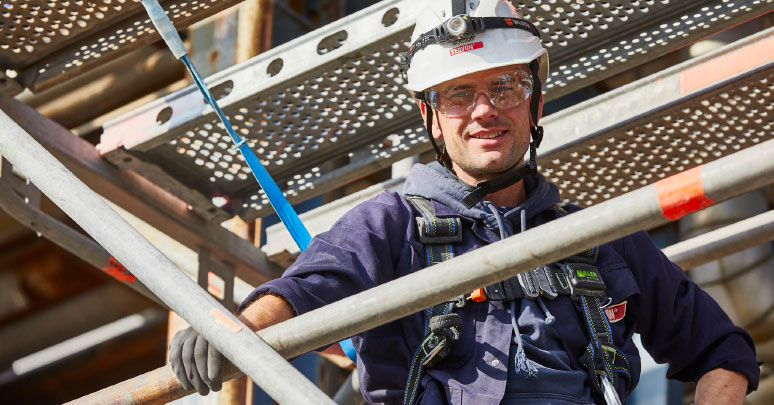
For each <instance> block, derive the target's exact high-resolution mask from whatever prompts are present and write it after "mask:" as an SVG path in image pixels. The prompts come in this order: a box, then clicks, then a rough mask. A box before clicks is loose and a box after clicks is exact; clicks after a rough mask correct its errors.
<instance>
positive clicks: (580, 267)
mask: <svg viewBox="0 0 774 405" xmlns="http://www.w3.org/2000/svg"><path fill="white" fill-rule="evenodd" d="M557 265H558V266H559V268H560V269H562V272H563V273H564V275H565V277H566V278H567V280H568V281H569V287H570V297H571V298H572V299H573V300H575V301H577V300H578V299H579V297H580V296H581V295H585V296H587V297H604V296H605V282H604V280H602V277H601V276H600V275H599V271H598V269H597V266H594V265H591V264H586V263H566V262H565V263H557Z"/></svg>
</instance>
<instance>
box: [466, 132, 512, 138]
mask: <svg viewBox="0 0 774 405" xmlns="http://www.w3.org/2000/svg"><path fill="white" fill-rule="evenodd" d="M504 133H505V131H499V132H492V133H489V134H482V135H475V136H472V138H475V139H493V138H497V137H498V136H500V135H502V134H504Z"/></svg>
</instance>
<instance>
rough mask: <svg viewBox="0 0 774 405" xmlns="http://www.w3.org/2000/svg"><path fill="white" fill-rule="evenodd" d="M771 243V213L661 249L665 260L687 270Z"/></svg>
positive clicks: (773, 230)
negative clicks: (667, 258) (667, 259)
mask: <svg viewBox="0 0 774 405" xmlns="http://www.w3.org/2000/svg"><path fill="white" fill-rule="evenodd" d="M772 240H774V211H767V212H764V213H762V214H758V215H756V216H754V217H750V218H747V219H744V220H741V221H739V222H737V223H734V224H731V225H727V226H724V227H722V228H719V229H716V230H714V231H712V232H707V233H705V234H702V235H698V236H695V237H693V238H691V239H688V240H685V241H682V242H678V243H675V244H674V245H671V246H668V247H666V248H664V250H663V251H664V254H665V255H667V257H669V260H672V261H673V262H675V263H677V264H679V265H680V267H682V268H684V269H690V268H693V267H696V266H700V265H702V264H704V263H709V262H711V261H713V260H718V259H722V258H724V257H726V256H728V255H730V254H733V253H736V252H739V251H742V250H744V249H747V248H749V247H752V246H758V245H762V244H764V243H766V242H769V241H772Z"/></svg>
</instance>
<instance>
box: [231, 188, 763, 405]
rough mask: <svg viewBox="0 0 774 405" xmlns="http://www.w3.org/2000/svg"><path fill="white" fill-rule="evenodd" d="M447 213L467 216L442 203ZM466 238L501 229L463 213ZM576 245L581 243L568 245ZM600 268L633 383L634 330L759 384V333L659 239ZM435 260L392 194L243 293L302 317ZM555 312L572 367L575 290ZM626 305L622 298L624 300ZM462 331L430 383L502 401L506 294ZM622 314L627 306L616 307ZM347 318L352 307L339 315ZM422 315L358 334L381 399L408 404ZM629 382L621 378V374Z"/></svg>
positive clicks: (673, 353) (605, 249)
mask: <svg viewBox="0 0 774 405" xmlns="http://www.w3.org/2000/svg"><path fill="white" fill-rule="evenodd" d="M434 204H435V208H436V213H437V215H438V216H440V217H443V216H459V215H458V214H456V213H454V212H452V211H451V210H450V209H448V208H446V207H445V206H443V205H440V204H437V203H435V202H434ZM556 217H557V214H556V213H555V212H553V211H552V210H548V211H545V212H544V213H542V214H540V215H538V216H536V217H534V218H533V219H532V220H531V221H530V223H529V226H528V228H533V227H535V226H539V225H540V224H542V223H545V222H546V221H550V220H553V219H555V218H556ZM462 221H463V228H464V229H463V240H462V242H460V243H458V244H456V245H455V249H456V251H457V254H464V253H465V252H468V251H470V250H473V249H476V248H478V247H481V246H484V245H486V244H489V243H492V242H495V241H497V240H499V236H498V235H497V234H495V233H494V232H493V231H491V230H489V229H487V228H485V227H484V226H482V225H480V224H478V223H476V222H474V221H473V220H471V219H469V218H464V217H462ZM569 253H573V252H568V256H569ZM597 265H598V267H599V270H600V272H601V274H602V277H603V279H604V280H605V283H606V284H607V289H606V293H607V295H608V296H609V297H610V298H611V299H612V303H611V305H616V304H620V303H623V302H626V304H625V305H626V308H625V315H624V316H623V318H622V319H620V320H619V321H618V322H615V323H612V325H611V326H612V328H613V334H614V343H615V344H616V345H618V346H619V347H620V348H621V349H622V350H623V351H624V352H625V353H626V355H627V357H628V360H629V363H630V365H631V371H632V374H633V375H632V384H631V386H629V387H626V388H624V387H623V386H619V387H617V388H618V390H619V391H620V393H621V395H622V396H623V393H624V390H626V391H631V390H632V389H634V386H635V385H636V383H637V381H638V380H639V374H640V358H639V355H638V353H637V349H636V348H635V345H634V343H633V342H632V339H631V338H632V334H633V333H635V332H637V333H640V334H642V343H643V345H644V346H645V348H646V349H647V350H648V351H649V352H650V353H651V355H652V356H653V357H654V358H655V359H656V361H658V362H668V363H669V370H668V376H669V377H671V378H675V379H677V380H680V381H696V380H698V378H699V377H700V376H701V375H703V374H704V373H705V372H707V371H709V370H711V369H714V368H718V367H722V368H726V369H730V370H736V371H739V372H742V373H744V374H745V375H747V376H748V378H749V379H750V381H751V383H750V384H751V388H754V387H755V386H757V380H758V373H759V371H758V366H757V363H756V362H755V353H754V348H753V342H752V340H751V338H750V336H749V335H748V334H747V333H746V332H744V331H743V330H742V329H740V328H738V327H736V326H734V325H733V324H732V323H731V321H730V320H729V318H728V317H727V316H726V314H725V313H724V312H723V311H722V310H721V309H720V307H719V306H718V305H717V304H716V303H715V301H714V300H712V299H711V298H710V297H709V295H707V294H706V293H704V292H703V291H702V290H701V289H700V288H699V287H698V286H697V285H696V284H694V283H693V282H691V281H690V280H688V279H687V278H686V277H685V275H684V273H683V271H682V270H681V269H680V268H678V267H677V266H676V265H674V264H673V263H671V262H670V261H669V260H668V259H666V257H665V256H664V255H663V254H662V253H661V251H660V250H659V249H658V248H656V247H655V246H654V244H653V242H652V241H651V239H650V237H649V236H648V235H647V234H646V233H644V232H640V233H636V234H633V235H630V236H628V237H625V238H623V239H620V240H617V241H614V242H612V243H608V244H605V245H603V246H601V247H600V253H599V256H598V260H597ZM425 266H426V262H425V257H424V247H423V245H422V244H421V243H420V242H419V241H418V238H417V234H416V225H415V219H414V214H413V212H412V209H411V207H410V206H409V204H408V203H407V202H406V201H405V199H404V198H403V197H402V196H400V195H399V194H397V193H394V192H391V191H386V192H383V193H382V194H380V195H378V196H377V197H375V198H373V199H372V200H370V201H367V202H365V203H362V204H360V205H359V206H357V207H356V208H354V209H353V210H352V211H351V212H350V213H348V214H347V215H345V216H344V218H342V219H341V220H339V221H338V222H337V223H336V224H335V225H334V226H333V227H332V229H331V230H330V231H328V232H325V233H323V234H320V235H318V236H317V237H315V238H314V239H313V240H312V242H311V243H310V245H309V247H308V248H307V250H306V251H305V252H303V253H302V254H301V255H300V257H299V258H298V260H297V261H296V262H295V264H294V265H293V266H291V267H290V268H289V269H288V270H287V272H286V273H285V274H284V275H283V276H282V277H281V278H279V279H276V280H273V281H270V282H268V283H266V284H264V285H262V286H260V287H259V288H257V289H256V290H255V291H254V292H253V293H252V294H251V296H250V297H248V298H247V299H246V300H245V302H250V301H251V300H252V299H253V298H254V297H256V296H259V295H263V294H266V293H272V294H277V295H280V296H282V297H284V298H285V299H286V300H287V301H288V302H289V303H290V304H291V305H292V306H293V308H294V309H295V311H296V313H298V314H303V313H305V312H308V311H311V310H313V309H316V308H319V307H321V306H323V305H326V304H330V303H332V302H334V301H337V300H339V299H342V298H344V297H347V296H350V295H352V294H355V293H359V292H361V291H364V290H367V289H369V288H372V287H375V286H378V285H380V284H382V283H385V282H388V281H390V280H393V279H395V278H396V277H401V276H404V275H406V274H409V273H412V272H415V271H417V270H419V269H422V268H423V267H425ZM544 302H545V303H546V306H547V307H548V309H549V310H550V312H551V313H552V314H553V315H554V316H556V322H555V323H554V324H553V325H552V327H554V328H556V330H557V332H558V334H559V336H560V337H561V341H562V344H563V346H564V348H565V350H566V351H567V352H568V353H569V357H570V359H571V361H573V366H574V367H576V368H577V369H579V370H581V369H582V367H581V366H580V365H579V364H578V363H577V359H578V358H579V357H580V356H581V354H582V353H583V350H584V348H585V347H586V345H587V344H588V343H589V341H588V338H587V332H586V329H585V326H584V324H583V323H581V318H580V316H579V312H578V304H577V303H576V302H573V301H572V300H571V299H570V298H569V297H566V296H560V297H558V298H557V299H555V300H553V301H551V300H545V301H544ZM618 308H620V307H618ZM457 313H459V314H460V316H461V318H462V321H463V330H462V336H461V340H460V341H458V342H457V343H455V344H454V345H453V347H452V349H451V352H450V353H449V355H448V356H447V357H446V358H445V359H444V360H443V361H442V362H440V363H439V364H438V365H437V366H436V367H433V368H431V369H429V370H427V371H426V372H425V374H424V375H423V381H422V385H423V386H428V383H429V382H430V381H432V386H433V387H443V388H442V390H441V394H442V396H445V397H446V401H447V402H448V403H453V404H476V405H485V404H498V403H499V402H500V399H501V398H502V397H503V394H504V390H505V383H506V373H507V367H508V351H509V348H510V346H511V338H512V333H513V328H512V327H511V323H510V315H509V312H508V309H507V308H506V307H505V306H504V305H503V304H502V303H500V302H491V301H486V302H482V303H474V302H472V303H470V304H468V305H465V306H464V307H463V308H461V309H458V310H457ZM619 315H620V313H619ZM341 316H346V314H341ZM423 323H424V319H423V314H422V313H417V314H414V315H411V316H407V317H405V318H402V319H400V320H397V321H394V322H390V323H387V324H385V325H382V326H379V327H377V328H374V329H372V330H369V331H366V332H363V333H361V334H360V335H358V336H355V337H353V343H354V346H355V348H356V349H357V352H358V364H357V369H358V375H359V377H360V383H361V390H362V392H363V394H364V396H365V398H366V400H367V401H369V402H373V403H401V401H402V397H403V391H404V388H405V385H406V378H407V375H408V366H409V363H410V360H411V357H412V355H413V353H414V350H415V349H416V348H417V347H418V346H419V344H420V342H421V341H422V340H423V337H424V330H423V327H424V324H423ZM619 381H621V384H623V379H619Z"/></svg>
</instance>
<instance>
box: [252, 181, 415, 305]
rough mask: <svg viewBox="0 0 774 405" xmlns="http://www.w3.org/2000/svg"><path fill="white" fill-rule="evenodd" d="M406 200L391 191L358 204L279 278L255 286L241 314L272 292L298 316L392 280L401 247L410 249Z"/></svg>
mask: <svg viewBox="0 0 774 405" xmlns="http://www.w3.org/2000/svg"><path fill="white" fill-rule="evenodd" d="M406 204H407V203H405V201H403V199H402V198H401V197H400V196H399V195H398V194H397V193H393V192H389V191H388V192H383V193H381V194H380V195H378V196H377V197H375V198H374V199H372V200H369V201H366V202H364V203H361V204H359V205H358V206H356V207H355V208H353V209H352V210H351V211H349V212H348V213H347V214H346V215H344V217H343V218H341V219H340V220H339V221H338V222H336V223H335V224H334V225H333V227H332V228H331V229H330V230H329V231H327V232H324V233H321V234H319V235H317V236H316V237H314V238H313V239H312V241H311V242H310V243H309V247H308V248H307V249H306V250H305V251H304V252H302V253H301V255H299V257H298V259H297V260H296V262H295V263H294V264H293V265H292V266H291V267H290V268H288V269H287V271H285V273H284V274H283V275H282V277H280V278H278V279H275V280H272V281H269V282H267V283H265V284H263V285H261V286H259V287H258V288H256V289H255V290H254V291H253V292H252V293H251V294H250V295H249V296H248V297H247V298H246V299H245V300H244V302H242V304H241V305H240V308H239V312H241V311H242V310H243V309H244V308H245V307H246V306H247V305H249V303H250V302H252V301H253V300H254V299H255V298H256V297H260V296H262V295H265V294H274V295H279V296H281V297H283V298H285V299H286V300H287V301H288V302H289V303H290V305H291V306H292V307H293V309H294V310H295V312H296V314H298V315H300V314H303V313H306V312H308V311H311V310H313V309H316V308H319V307H322V306H324V305H327V304H330V303H332V302H334V301H337V300H340V299H342V298H345V297H348V296H350V295H353V294H356V293H358V292H361V291H363V290H366V289H369V288H372V287H374V286H376V285H379V284H381V283H384V282H386V281H389V280H392V279H393V278H395V267H396V263H397V262H398V261H399V260H400V257H401V255H402V249H407V248H409V246H407V243H406V242H405V241H406V232H407V229H409V227H410V221H411V215H408V213H407V210H409V208H408V206H407V205H406ZM409 213H410V211H409Z"/></svg>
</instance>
